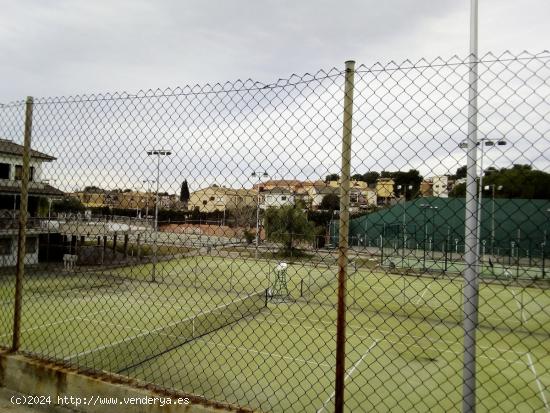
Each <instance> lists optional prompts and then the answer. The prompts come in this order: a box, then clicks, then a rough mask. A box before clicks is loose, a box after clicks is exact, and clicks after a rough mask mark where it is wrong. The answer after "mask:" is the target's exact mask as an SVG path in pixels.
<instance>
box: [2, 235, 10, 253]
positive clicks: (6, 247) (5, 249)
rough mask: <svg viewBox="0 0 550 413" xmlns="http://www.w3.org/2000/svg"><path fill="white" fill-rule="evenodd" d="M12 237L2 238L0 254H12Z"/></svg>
mask: <svg viewBox="0 0 550 413" xmlns="http://www.w3.org/2000/svg"><path fill="white" fill-rule="evenodd" d="M11 242H12V241H11V238H0V255H10V254H11Z"/></svg>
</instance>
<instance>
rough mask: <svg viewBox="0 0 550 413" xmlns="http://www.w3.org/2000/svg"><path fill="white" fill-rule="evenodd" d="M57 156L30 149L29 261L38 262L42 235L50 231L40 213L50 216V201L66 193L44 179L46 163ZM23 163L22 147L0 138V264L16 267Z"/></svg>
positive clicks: (27, 253)
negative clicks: (44, 164) (39, 217)
mask: <svg viewBox="0 0 550 413" xmlns="http://www.w3.org/2000/svg"><path fill="white" fill-rule="evenodd" d="M55 159H56V158H54V157H53V156H50V155H47V154H45V153H42V152H39V151H36V150H33V149H31V151H30V176H29V192H28V194H29V196H28V214H29V218H28V222H27V240H26V251H25V252H26V253H25V257H24V261H25V263H26V264H36V263H38V253H39V236H40V235H41V234H45V233H48V222H47V221H45V220H44V219H38V215H42V216H43V217H47V216H48V215H49V213H50V207H51V202H52V201H53V200H54V199H59V198H61V197H63V195H64V194H63V192H62V191H60V190H59V189H56V188H54V187H53V186H51V185H50V184H49V183H46V182H44V181H43V179H44V177H43V176H42V174H43V163H44V162H52V161H54V160H55ZM22 165H23V146H22V145H19V144H16V143H15V142H12V141H10V140H7V139H0V266H13V265H15V264H16V260H17V237H18V228H19V207H20V200H21V179H22V176H23V166H22ZM44 201H45V202H44Z"/></svg>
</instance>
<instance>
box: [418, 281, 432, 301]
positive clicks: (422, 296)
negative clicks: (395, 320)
mask: <svg viewBox="0 0 550 413" xmlns="http://www.w3.org/2000/svg"><path fill="white" fill-rule="evenodd" d="M430 285H431V284H430V283H428V284H427V285H426V288H424V291H422V295H421V296H420V297H419V298H418V301H417V302H416V305H419V304H420V301H422V300H424V294H426V291H428V290H429V289H430Z"/></svg>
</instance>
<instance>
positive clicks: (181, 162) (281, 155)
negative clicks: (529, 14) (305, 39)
mask: <svg viewBox="0 0 550 413" xmlns="http://www.w3.org/2000/svg"><path fill="white" fill-rule="evenodd" d="M549 61H550V55H549V54H548V52H544V53H541V54H536V55H533V54H528V53H522V54H519V55H512V54H510V53H505V54H503V55H500V56H494V55H491V54H488V55H486V56H483V57H482V58H480V59H479V60H478V61H477V70H478V97H477V98H478V108H479V110H478V112H477V132H478V150H477V159H476V160H477V163H478V165H479V166H480V171H478V172H477V175H478V176H479V177H480V178H478V180H477V188H476V194H475V196H476V200H477V201H478V210H477V211H476V215H477V216H478V220H477V223H476V225H477V228H479V229H478V231H479V232H478V234H477V240H478V241H479V245H480V251H479V257H478V258H479V259H478V262H477V263H476V265H477V266H478V268H479V277H478V282H479V287H478V294H479V303H478V307H477V319H478V320H477V326H476V337H477V343H476V354H475V365H476V376H475V378H476V388H475V395H476V408H477V410H478V411H540V412H550V405H549V398H550V390H549V386H550V369H549V366H550V356H549V354H550V353H549V351H550V340H549V338H550V291H549V289H548V287H549V285H550V284H549V281H548V279H549V278H548V277H549V275H548V255H549V254H550V251H549V250H548V245H547V239H548V230H550V158H549V156H548V148H549V144H550V138H549V136H548V133H549V130H550V129H549V125H550V104H549V102H548V98H549V96H550V93H549V92H550V86H549V82H550V76H549V74H550V73H549V72H550V71H549ZM469 73H470V62H469V59H468V58H466V59H460V58H458V57H453V58H451V59H448V60H443V59H435V60H433V61H427V60H420V61H417V62H410V61H405V62H403V63H401V64H396V63H390V64H387V65H382V64H375V65H373V66H370V67H367V66H363V65H361V66H357V67H355V68H351V67H350V66H349V65H348V69H347V71H344V70H339V69H331V70H328V71H319V72H317V73H315V74H305V75H301V76H297V75H293V76H291V77H289V78H288V79H282V80H279V81H277V82H275V83H272V84H263V83H260V82H255V81H252V80H247V81H236V82H227V83H224V84H214V85H202V86H199V85H196V86H189V87H183V88H176V89H164V90H160V89H158V90H155V91H152V90H149V91H140V92H139V93H137V94H134V95H131V94H128V93H113V94H100V95H84V96H71V97H55V98H41V99H34V100H32V99H30V100H27V101H26V102H14V103H10V104H5V105H1V106H0V138H1V139H2V140H0V155H1V156H0V201H1V205H0V214H1V217H0V223H1V225H2V229H1V230H0V262H1V264H2V268H1V269H0V274H1V275H0V292H1V294H2V295H1V297H0V302H1V305H2V308H3V310H2V312H0V346H2V347H4V348H6V349H9V348H12V349H14V350H17V351H19V352H21V353H24V354H30V355H33V356H37V357H39V358H42V359H45V360H48V361H54V362H59V363H63V364H68V365H70V366H73V367H76V368H78V369H80V370H82V371H90V372H95V373H101V372H103V373H104V374H112V373H115V374H120V375H123V376H127V377H130V378H132V379H136V380H138V381H140V382H143V383H151V384H154V385H157V386H160V387H162V388H165V389H168V390H170V389H172V390H177V391H183V392H186V393H191V394H194V395H196V398H195V399H194V400H200V399H205V400H216V401H219V402H225V403H228V404H231V405H234V406H239V407H242V408H250V409H254V410H260V411H285V412H289V411H296V412H302V411H310V412H324V411H326V412H329V411H333V410H334V406H335V402H336V401H337V399H338V398H341V400H342V401H343V403H344V405H345V409H346V410H347V411H353V412H356V411H368V412H370V411H460V410H461V406H462V398H463V368H464V326H463V320H464V297H463V290H464V281H463V274H464V271H465V270H466V269H467V267H466V264H465V258H464V253H465V251H466V250H465V246H464V242H465V227H464V225H465V218H468V214H467V212H466V209H465V194H466V178H467V173H468V171H467V170H466V168H465V165H466V152H465V149H464V147H463V146H464V145H463V144H462V143H463V142H464V141H465V140H466V139H467V138H468V105H469V100H468V91H469V80H468V76H469ZM350 74H353V77H354V79H351V78H350V77H348V81H347V84H348V93H346V96H347V97H348V98H350V100H348V101H347V103H344V86H345V83H346V75H348V76H349V75H350ZM351 98H352V100H351ZM29 109H30V112H29ZM344 113H346V114H347V115H348V117H347V118H346V119H344ZM25 120H27V125H26V126H27V127H26V128H25ZM30 120H32V125H31V124H30ZM343 121H347V122H348V123H347V126H344V128H343V126H342V125H343ZM25 131H27V133H25ZM31 131H32V133H31ZM346 132H347V133H348V136H347V138H346ZM31 135H32V136H31ZM343 135H344V139H348V138H349V139H351V147H350V146H349V143H348V144H346V141H345V140H344V143H343V141H342V139H343ZM24 136H27V137H28V138H29V139H30V142H27V145H25V144H24V141H23V137H24ZM27 150H28V160H29V161H28V166H27V167H25V165H26V163H25V162H24V157H25V152H26V151H27ZM347 150H349V151H350V152H349V154H348V155H346V153H347V152H346V151H347ZM347 167H349V169H348V170H347V169H346V168H347ZM25 187H27V189H25ZM26 201H27V204H28V206H27V208H24V209H25V210H28V218H27V219H24V218H25V217H22V216H21V212H20V211H21V205H23V207H25V202H26ZM348 216H349V218H348ZM347 227H349V228H347ZM340 228H343V231H342V234H343V236H342V237H341V238H339V237H340V231H339V229H340ZM18 231H22V232H21V233H19V232H18ZM348 232H349V236H347V235H346V236H344V235H345V234H347V233H348ZM18 239H21V240H23V239H24V240H26V242H25V243H20V244H21V245H23V246H25V248H26V251H22V250H21V249H20V250H19V253H18V249H17V244H18ZM348 243H349V246H348V245H346V244H348ZM18 258H19V259H20V262H21V263H24V265H20V266H16V264H17V260H18ZM16 274H17V276H16ZM339 276H340V284H339V279H338V278H339ZM16 279H17V280H19V281H20V284H19V287H18V288H16V282H15V280H16ZM339 285H340V290H339V289H338V287H339ZM16 290H17V291H18V292H19V295H18V294H16ZM338 291H340V293H341V297H340V298H341V299H340V301H339V300H338ZM15 297H19V298H15ZM17 308H20V313H19V314H20V317H18V316H17V311H18V310H16V309H17ZM338 308H339V309H340V318H339V315H338V312H337V309H338ZM338 318H339V320H340V324H339V325H338V326H337V319H338ZM14 320H15V321H14ZM344 320H345V322H344ZM14 330H15V331H14ZM337 331H339V332H340V334H341V335H340V336H339V337H340V340H339V342H338V343H339V344H338V349H339V351H340V353H339V354H340V355H339V356H337ZM344 346H345V353H344V352H343V350H344ZM339 357H340V358H339ZM342 357H345V358H342ZM338 358H339V361H340V364H339V367H337V359H338ZM342 386H345V392H344V393H341V392H340V390H341V388H342Z"/></svg>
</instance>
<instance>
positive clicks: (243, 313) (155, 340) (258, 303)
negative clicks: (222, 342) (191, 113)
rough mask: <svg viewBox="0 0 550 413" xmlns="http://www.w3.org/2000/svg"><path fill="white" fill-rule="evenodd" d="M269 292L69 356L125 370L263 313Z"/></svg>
mask: <svg viewBox="0 0 550 413" xmlns="http://www.w3.org/2000/svg"><path fill="white" fill-rule="evenodd" d="M266 296H267V295H266V292H265V291H262V292H257V293H254V294H250V295H248V296H246V297H244V298H242V299H240V300H236V301H232V302H230V303H227V304H224V305H221V306H218V307H216V308H213V309H211V310H209V311H205V312H202V313H200V314H197V315H195V316H192V317H188V318H185V319H183V320H177V321H174V322H172V323H169V324H167V325H165V326H162V327H159V328H156V329H154V330H151V331H144V332H142V333H140V334H137V335H135V336H130V337H126V338H124V339H122V340H119V341H116V342H114V343H110V344H107V345H105V346H101V347H98V348H94V349H90V350H88V351H84V352H81V353H79V354H76V355H73V356H70V357H69V358H67V359H65V361H68V362H69V363H71V364H76V365H79V366H86V367H89V368H91V369H94V370H105V371H109V372H115V373H121V372H123V371H125V370H128V369H130V368H132V367H135V366H138V365H140V364H142V363H144V362H146V361H148V360H151V359H153V358H155V357H158V356H160V355H162V354H164V353H166V352H168V351H170V350H173V349H175V348H176V347H179V346H181V345H183V344H185V343H188V342H190V341H192V340H194V339H196V338H199V337H201V336H203V335H205V334H208V333H211V332H213V331H216V330H218V329H220V328H223V327H226V326H228V325H231V324H233V323H235V322H237V321H239V320H241V319H243V318H244V317H247V316H251V315H255V314H257V313H259V312H260V311H261V310H262V309H263V308H264V307H266V305H267V301H266Z"/></svg>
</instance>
